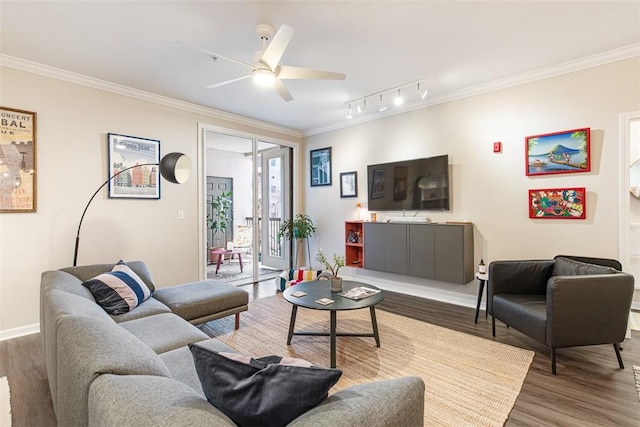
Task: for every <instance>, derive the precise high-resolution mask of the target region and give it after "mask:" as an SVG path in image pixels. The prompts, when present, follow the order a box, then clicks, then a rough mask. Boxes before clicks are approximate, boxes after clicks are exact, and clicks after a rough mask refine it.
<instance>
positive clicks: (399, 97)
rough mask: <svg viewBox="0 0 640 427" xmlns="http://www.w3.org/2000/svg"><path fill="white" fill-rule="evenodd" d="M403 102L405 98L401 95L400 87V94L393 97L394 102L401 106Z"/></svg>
mask: <svg viewBox="0 0 640 427" xmlns="http://www.w3.org/2000/svg"><path fill="white" fill-rule="evenodd" d="M403 102H404V100H403V99H402V95H400V89H398V96H396V97H395V98H394V99H393V103H394V104H395V105H396V106H398V107H399V106H401V105H402V103H403Z"/></svg>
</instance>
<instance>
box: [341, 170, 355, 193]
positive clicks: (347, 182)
mask: <svg viewBox="0 0 640 427" xmlns="http://www.w3.org/2000/svg"><path fill="white" fill-rule="evenodd" d="M340 197H341V198H343V199H344V198H346V197H358V172H343V173H341V174H340Z"/></svg>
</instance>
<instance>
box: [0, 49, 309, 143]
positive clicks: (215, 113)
mask: <svg viewBox="0 0 640 427" xmlns="http://www.w3.org/2000/svg"><path fill="white" fill-rule="evenodd" d="M0 66H4V67H9V68H14V69H16V70H20V71H26V72H28V73H33V74H39V75H41V76H45V77H50V78H53V79H57V80H63V81H67V82H70V83H74V84H78V85H82V86H86V87H90V88H94V89H99V90H103V91H105V92H111V93H115V94H118V95H123V96H128V97H131V98H136V99H140V100H143V101H148V102H153V103H155V104H160V105H164V106H167V107H171V108H176V109H179V110H184V111H188V112H191V113H195V114H202V115H205V116H209V117H213V118H216V119H220V120H226V121H230V122H233V123H237V124H240V125H244V126H251V127H254V128H258V129H262V130H265V131H269V132H277V133H281V134H284V135H288V136H292V137H295V138H301V137H302V132H300V131H298V130H295V129H290V128H286V127H283V126H278V125H274V124H272V123H267V122H263V121H260V120H255V119H250V118H248V117H244V116H240V115H237V114H232V113H228V112H226V111H221V110H216V109H214V108H209V107H203V106H202V105H198V104H193V103H190V102H185V101H180V100H177V99H174V98H169V97H167V96H162V95H157V94H154V93H150V92H145V91H142V90H138V89H133V88H130V87H127V86H123V85H119V84H116V83H111V82H108V81H106V80H100V79H96V78H93V77H88V76H85V75H82V74H77V73H73V72H71V71H67V70H63V69H60V68H55V67H50V66H48V65H43V64H38V63H36V62H32V61H27V60H25V59H21V58H16V57H14V56H9V55H4V54H0Z"/></svg>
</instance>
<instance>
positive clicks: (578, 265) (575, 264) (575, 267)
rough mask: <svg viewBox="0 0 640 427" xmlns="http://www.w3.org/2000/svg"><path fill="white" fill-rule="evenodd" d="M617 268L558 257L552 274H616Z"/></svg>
mask: <svg viewBox="0 0 640 427" xmlns="http://www.w3.org/2000/svg"><path fill="white" fill-rule="evenodd" d="M616 272H617V270H616V269H615V268H612V267H604V266H602V265H596V264H587V263H585V262H580V261H575V260H573V259H569V258H564V257H556V258H555V263H554V265H553V274H552V276H581V275H587V274H614V273H616Z"/></svg>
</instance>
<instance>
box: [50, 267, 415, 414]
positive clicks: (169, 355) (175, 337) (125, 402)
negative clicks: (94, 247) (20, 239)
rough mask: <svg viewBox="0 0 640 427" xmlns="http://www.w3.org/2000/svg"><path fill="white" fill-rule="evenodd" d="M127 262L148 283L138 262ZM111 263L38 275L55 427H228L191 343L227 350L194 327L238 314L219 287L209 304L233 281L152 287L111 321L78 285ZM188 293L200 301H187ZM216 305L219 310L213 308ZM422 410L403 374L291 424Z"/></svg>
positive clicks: (335, 398) (345, 394)
mask: <svg viewBox="0 0 640 427" xmlns="http://www.w3.org/2000/svg"><path fill="white" fill-rule="evenodd" d="M127 265H129V267H131V269H132V270H133V271H135V272H136V273H137V274H138V275H139V276H140V277H141V278H142V279H143V280H144V281H145V283H147V284H148V285H150V286H152V287H153V281H152V278H151V275H150V274H149V272H148V271H147V268H146V267H145V265H144V264H143V263H142V262H128V263H127ZM112 267H113V264H110V265H109V264H102V265H94V266H82V267H70V268H65V269H62V270H55V271H46V272H44V273H43V274H42V281H41V290H40V294H41V307H40V309H41V318H40V331H41V335H42V342H43V346H44V352H45V359H46V367H47V375H48V378H49V386H50V389H51V397H52V400H53V405H54V410H55V413H56V417H57V420H58V425H60V426H65V427H67V426H87V425H89V426H116V425H118V426H119V425H126V426H200V425H207V426H234V425H235V424H234V423H233V421H231V420H230V419H229V418H228V417H227V416H225V415H224V414H223V413H222V412H221V411H219V410H218V409H217V408H216V407H214V406H213V405H211V404H210V403H209V402H208V401H207V400H206V398H205V397H204V393H203V391H202V387H201V385H200V381H199V379H198V376H197V373H196V370H195V366H194V362H193V358H192V355H191V352H190V351H189V349H188V347H187V345H188V344H189V343H196V342H197V343H198V344H199V345H200V346H204V347H206V348H210V349H212V350H216V351H231V352H233V351H234V350H233V349H231V348H229V347H228V346H226V345H225V344H223V343H222V342H221V341H218V340H217V339H212V338H209V337H208V336H207V335H206V334H204V333H203V332H202V331H200V330H199V329H198V328H197V327H195V326H194V325H193V324H192V323H198V322H200V321H206V319H210V318H218V317H220V316H222V315H229V314H234V313H235V314H238V312H239V311H241V310H242V304H240V305H238V303H241V302H242V299H241V298H240V297H239V296H238V295H239V294H238V293H236V292H231V294H233V295H229V293H228V292H224V291H222V292H221V294H220V295H218V296H217V297H216V298H213V299H211V298H210V299H211V301H209V303H208V304H207V303H205V302H203V295H205V293H206V292H205V291H206V289H208V288H210V289H211V293H212V294H215V292H216V291H215V289H216V285H217V284H218V285H219V287H220V288H221V289H223V290H224V289H227V290H228V288H227V287H228V286H229V285H226V284H223V283H222V284H221V283H220V282H216V281H205V282H199V283H194V284H187V285H179V286H175V287H170V288H165V289H159V290H156V291H155V292H154V294H153V295H154V296H152V297H151V298H150V299H149V300H147V301H145V302H144V303H142V304H141V305H140V306H138V307H136V308H135V309H133V310H132V311H130V312H128V313H125V314H122V315H118V316H111V315H109V314H107V313H106V312H105V311H104V310H103V309H102V308H101V307H100V306H99V305H98V304H96V302H95V299H94V298H93V296H92V294H91V293H90V292H89V291H88V289H87V288H85V287H84V286H83V285H82V282H83V281H85V280H88V279H90V278H92V277H94V276H95V275H98V274H100V273H103V272H106V271H110V269H111V268H112ZM189 294H192V295H193V296H194V298H195V300H196V301H197V303H196V304H194V305H192V304H189V298H188V296H189ZM234 298H235V299H234ZM163 299H164V301H165V303H168V304H169V305H167V304H165V303H163V302H161V300H163ZM230 299H231V301H230ZM220 301H222V306H220V305H216V304H217V303H218V302H220ZM171 305H173V307H171ZM225 306H226V307H229V306H233V307H235V308H234V309H231V310H229V309H224V307H225ZM245 306H246V300H245ZM207 307H208V310H209V311H210V313H208V314H207ZM172 308H173V310H172ZM245 309H246V308H245ZM181 316H186V317H191V319H187V320H185V319H184V318H183V317H181ZM202 319H205V320H202ZM189 321H191V323H190V322H189ZM254 356H264V355H254ZM247 411H251V408H247ZM423 411H424V382H423V381H422V380H421V379H420V378H416V377H407V378H400V379H396V380H390V381H383V382H375V383H368V384H363V385H358V386H353V387H350V388H347V389H344V390H341V391H339V392H337V393H334V394H331V395H330V396H329V397H328V398H327V399H325V401H324V402H322V403H321V404H320V405H319V406H317V407H315V408H314V409H312V410H310V411H308V412H306V413H305V414H303V415H301V416H300V417H298V418H297V419H295V420H294V421H293V422H291V423H290V425H292V426H368V427H371V426H397V425H403V426H417V425H422V424H423Z"/></svg>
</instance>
